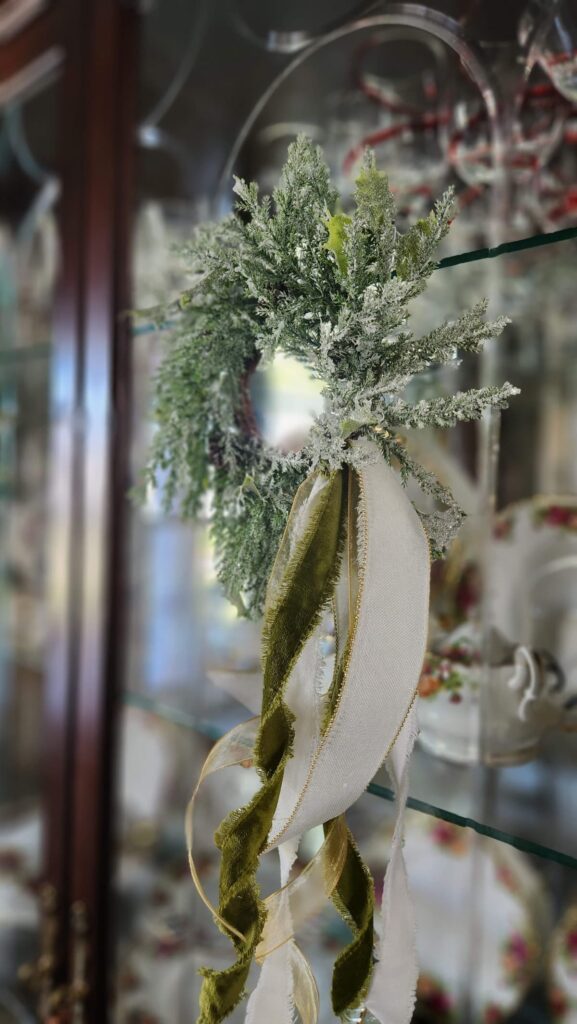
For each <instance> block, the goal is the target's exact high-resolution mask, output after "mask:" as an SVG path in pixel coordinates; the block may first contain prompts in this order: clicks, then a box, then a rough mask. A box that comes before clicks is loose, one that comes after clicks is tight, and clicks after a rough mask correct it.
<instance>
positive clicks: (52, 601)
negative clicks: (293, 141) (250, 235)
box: [0, 0, 138, 1024]
mask: <svg viewBox="0 0 577 1024" xmlns="http://www.w3.org/2000/svg"><path fill="white" fill-rule="evenodd" d="M137 23H138V17H137V13H136V11H135V10H134V9H131V7H130V6H129V5H128V4H127V3H123V2H122V0H54V2H52V3H51V4H49V5H47V6H46V7H45V8H44V9H43V10H41V12H40V13H39V14H38V15H37V16H36V17H35V18H33V20H31V21H30V22H29V23H27V24H26V26H25V27H24V28H23V29H22V30H21V31H20V32H19V33H17V34H16V35H14V36H12V37H11V38H9V39H8V40H6V41H4V42H0V103H3V104H5V103H6V102H10V101H13V100H14V99H15V98H16V97H18V96H20V95H22V94H24V93H26V92H29V90H31V89H35V88H40V87H42V86H43V85H44V84H45V82H46V78H47V76H49V75H54V74H58V75H59V85H58V88H59V111H58V132H59V154H60V168H59V169H60V177H61V183H62V192H61V201H60V207H59V223H60V228H61V252H62V260H61V263H62V267H61V274H60V279H59V283H58V289H57V296H56V308H55V326H54V333H53V345H52V352H53V355H52V360H51V367H52V369H51V436H50V455H49V468H48V478H49V495H48V504H49V527H48V537H47V553H48V575H49V584H48V594H47V613H48V618H49V651H48V656H47V670H46V681H45V693H46V727H45V730H44V738H45V742H46V750H45V758H46V772H45V779H46V799H45V815H46V851H45V864H46V880H47V881H48V882H50V883H51V884H53V885H54V886H55V888H56V890H57V892H58V894H59V908H60V911H59V913H60V921H59V936H60V949H59V963H60V965H61V969H60V978H59V981H60V982H61V983H66V982H67V980H69V979H68V973H69V971H68V967H67V959H69V958H67V955H66V945H67V936H68V930H69V912H70V907H71V906H72V904H74V903H75V902H76V903H77V902H78V901H81V902H82V904H83V905H84V907H85V910H86V920H87V925H88V930H89V957H88V962H87V978H86V980H87V982H88V989H89V996H88V999H87V1002H86V1017H85V1018H84V1019H86V1020H87V1021H90V1022H94V1024H96V1022H98V1024H102V1022H103V1021H105V1019H106V1017H107V1007H108V978H107V963H108V962H109V961H110V955H109V948H110V946H109V940H110V934H109V923H110V913H109V912H110V903H111V899H110V896H111V894H110V891H109V889H110V879H111V877H112V871H111V868H112V864H111V855H112V834H113V806H112V803H111V801H112V792H113V790H112V785H111V779H112V771H113V766H114V751H115V740H114V723H115V721H116V719H117V715H116V713H115V703H116V698H117V692H118V686H119V680H120V670H121V666H120V657H121V651H122V647H123V644H122V629H123V605H124V590H125V587H124V581H123V576H122V573H123V571H124V567H125V566H126V559H125V558H124V557H123V545H124V533H125V531H124V518H125V517H124V510H125V505H126V490H127V486H128V483H127V481H128V473H127V462H128V437H129V417H130V373H129V363H130V350H129V331H128V329H127V324H126V320H125V319H123V318H122V317H121V316H120V313H121V311H122V310H124V309H126V308H127V307H128V305H129V285H128V266H129V250H130V237H129V236H130V231H131V221H132V203H131V187H132V181H133V173H132V156H133V149H134V143H133V140H134V138H135V132H134V113H133V106H132V104H133V98H134V96H135V92H136V90H135V78H136V35H137Z"/></svg>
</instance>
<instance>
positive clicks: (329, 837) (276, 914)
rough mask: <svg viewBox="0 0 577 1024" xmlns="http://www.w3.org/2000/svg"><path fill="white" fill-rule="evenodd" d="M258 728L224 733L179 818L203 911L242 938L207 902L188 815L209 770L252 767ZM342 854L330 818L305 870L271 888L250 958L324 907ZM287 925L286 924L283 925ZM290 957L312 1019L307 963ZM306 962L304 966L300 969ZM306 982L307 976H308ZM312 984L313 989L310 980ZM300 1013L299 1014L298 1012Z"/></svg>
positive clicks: (343, 840)
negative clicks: (183, 821) (258, 941)
mask: <svg viewBox="0 0 577 1024" xmlns="http://www.w3.org/2000/svg"><path fill="white" fill-rule="evenodd" d="M258 726H259V719H258V718H251V719H249V720H248V721H247V722H243V723H241V724H240V725H237V726H235V728H234V729H231V730H230V732H228V733H227V734H226V736H223V737H222V739H220V740H219V741H218V742H217V743H216V744H215V746H214V747H213V748H212V750H211V751H210V753H209V755H208V757H207V758H206V761H205V762H204V765H203V767H202V771H201V773H200V777H199V779H198V782H197V784H196V788H195V790H194V793H193V795H192V797H191V799H190V802H189V804H188V807H187V809H186V815H185V834H186V844H187V850H188V863H189V866H190V872H191V875H192V878H193V881H194V884H195V886H196V889H197V892H198V894H199V896H200V898H201V900H202V901H203V903H204V904H205V905H206V906H207V907H208V909H209V910H210V912H211V914H212V915H213V917H214V918H215V919H216V920H217V921H218V922H219V923H220V925H221V926H222V927H223V928H224V929H225V930H227V931H229V932H232V933H234V934H235V935H237V936H238V937H239V938H241V939H242V938H243V936H242V934H241V933H240V932H238V931H237V930H236V929H235V928H233V927H232V925H230V924H228V922H227V921H225V920H224V919H223V918H222V917H221V916H220V915H219V913H218V910H217V909H216V907H215V906H214V904H213V903H212V902H211V900H210V899H209V897H208V896H207V894H206V891H205V889H204V887H203V885H202V882H201V880H200V877H199V874H198V870H197V867H196V863H195V860H194V855H193V843H194V812H195V806H196V801H197V798H198V795H199V791H200V789H201V786H202V784H203V783H204V782H205V781H206V779H207V778H208V777H209V776H211V775H214V773H215V772H219V771H222V770H224V769H225V768H233V767H242V768H251V767H252V764H253V747H254V742H255V740H256V736H257V732H258ZM346 851H347V829H346V824H345V821H344V818H343V817H339V818H335V819H334V820H333V821H332V822H331V824H330V827H329V828H328V830H327V833H326V836H325V839H324V842H323V843H322V845H321V846H320V847H319V849H318V850H317V852H316V854H315V855H314V857H313V858H312V859H311V860H310V861H309V862H308V864H307V865H306V867H305V868H303V870H302V871H301V872H300V873H299V874H298V875H295V877H294V878H292V879H291V881H290V882H289V883H288V884H287V885H285V886H284V887H283V888H282V889H277V891H276V892H273V893H272V894H271V895H270V896H268V897H267V899H266V900H265V906H266V911H267V918H266V924H265V927H264V932H263V936H262V939H261V941H260V943H259V945H258V947H257V952H256V959H257V961H258V962H259V963H261V964H262V962H263V961H264V959H265V957H267V956H269V955H270V954H271V953H273V952H274V951H275V949H278V948H279V947H280V946H282V945H284V943H285V942H289V941H291V940H292V938H293V936H294V933H295V931H296V930H297V929H298V928H299V927H300V926H301V925H302V924H303V923H304V922H305V921H307V920H309V919H310V918H311V917H314V915H315V914H317V913H319V911H320V910H321V909H322V907H323V906H324V905H325V904H326V900H327V898H328V897H330V896H331V895H332V893H333V892H334V890H335V888H336V886H337V883H338V881H339V878H340V876H341V873H342V870H343V866H344V863H345V857H346ZM287 898H288V900H289V905H290V915H287V914H286V912H284V908H285V906H286V902H285V901H286V900H287ZM288 922H290V925H289V924H288ZM293 955H294V961H295V962H294V966H296V967H297V970H296V972H295V973H296V974H297V975H298V976H299V979H300V992H301V995H300V1000H299V998H297V993H296V992H295V1002H296V1003H297V1006H298V1003H299V1001H301V1002H302V1003H303V1006H304V1007H305V1008H306V1007H308V1009H307V1015H306V1016H304V1017H303V1014H302V1013H301V1017H303V1020H306V1021H307V1022H308V1021H314V1020H316V1017H314V1016H313V1017H311V1016H310V1011H311V1009H312V1007H313V1005H314V1002H315V1000H314V999H312V997H311V982H310V981H307V979H306V977H305V976H306V975H307V972H308V974H310V968H309V966H308V963H307V961H306V960H305V958H304V957H303V956H302V953H300V951H298V952H297V953H296V954H293ZM305 964H306V968H305V967H304V965H305ZM310 977H311V978H312V975H310ZM312 984H313V985H314V988H315V990H316V985H315V984H314V979H313V980H312ZM299 1012H300V1010H299Z"/></svg>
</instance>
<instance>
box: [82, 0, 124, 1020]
mask: <svg viewBox="0 0 577 1024" xmlns="http://www.w3.org/2000/svg"><path fill="white" fill-rule="evenodd" d="M80 6H81V7H82V8H83V10H82V13H81V15H79V17H80V18H81V26H80V33H81V38H82V46H81V57H80V61H81V64H82V67H81V68H80V67H79V68H78V75H79V83H80V88H79V94H80V97H81V100H80V101H79V104H78V106H79V107H81V110H80V109H77V111H76V117H77V118H78V122H77V123H75V124H70V126H69V128H70V131H71V139H73V144H74V148H75V157H74V159H75V160H76V168H77V171H76V173H77V179H76V180H80V182H81V195H80V197H79V202H80V218H81V220H80V223H81V231H80V238H79V243H78V244H79V256H78V263H79V267H80V271H79V273H80V275H81V295H82V300H81V310H80V338H81V349H80V352H81V355H80V364H79V367H78V369H79V376H80V408H81V415H82V441H81V450H80V452H79V478H78V487H77V501H78V505H79V508H78V520H79V522H80V524H81V525H80V527H79V530H80V533H81V536H80V538H79V544H80V549H81V558H80V565H79V575H78V578H77V588H78V589H77V614H78V630H77V651H76V656H77V669H76V678H75V709H74V710H75V725H74V761H73V772H72V783H73V803H72V811H73V818H72V832H71V845H72V856H71V875H70V879H71V899H72V900H82V901H83V903H84V904H85V905H86V908H87V912H88V924H89V928H90V962H89V977H88V982H89V986H90V993H91V995H90V1000H89V1005H88V1007H87V1017H86V1019H87V1021H90V1022H93V1024H96V1022H98V1024H102V1022H104V1021H105V1020H106V1015H107V1009H108V969H109V965H110V961H111V933H110V914H109V911H110V907H109V894H110V882H111V876H112V867H113V866H112V836H113V812H114V800H113V787H112V783H113V772H114V762H115V756H114V755H115V749H116V744H115V728H116V723H117V714H116V705H117V697H118V692H119V687H120V677H121V670H122V665H121V652H122V649H123V642H122V641H123V636H122V626H123V607H124V585H123V571H124V567H125V565H126V559H125V557H124V535H125V512H126V506H127V498H126V491H127V475H128V471H127V465H128V442H129V428H130V424H129V416H130V386H129V379H130V374H129V359H130V351H129V332H128V324H127V322H126V319H125V318H123V317H121V316H120V313H121V311H122V310H124V309H126V308H127V307H128V305H129V295H128V280H127V267H128V266H129V249H130V245H129V242H130V234H131V224H132V204H131V185H132V179H133V175H132V169H131V161H132V152H133V139H134V138H135V133H134V115H133V109H132V100H133V97H134V95H135V79H136V31H137V23H138V18H137V14H136V12H135V11H134V10H130V9H129V8H128V7H127V6H125V5H122V4H120V3H118V0H91V2H90V3H88V2H87V0H84V3H83V4H82V5H80ZM103 40H106V45H105V46H104V45H102V41H103Z"/></svg>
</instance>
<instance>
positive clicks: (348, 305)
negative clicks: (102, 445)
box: [145, 137, 517, 614]
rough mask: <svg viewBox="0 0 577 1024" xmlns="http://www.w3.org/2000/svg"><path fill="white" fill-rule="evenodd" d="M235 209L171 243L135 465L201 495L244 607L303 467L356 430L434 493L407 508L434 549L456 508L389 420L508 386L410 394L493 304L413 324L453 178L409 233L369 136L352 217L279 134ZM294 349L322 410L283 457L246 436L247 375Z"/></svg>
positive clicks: (445, 409)
mask: <svg viewBox="0 0 577 1024" xmlns="http://www.w3.org/2000/svg"><path fill="white" fill-rule="evenodd" d="M234 191H235V192H236V195H237V205H236V211H235V213H233V214H232V215H230V216H229V217H227V218H226V219H224V220H223V221H222V222H220V223H218V224H209V225H206V226H203V227H201V228H199V229H198V230H197V231H196V232H195V234H194V236H193V238H192V239H191V241H190V243H189V244H188V245H187V246H186V247H185V249H184V251H183V257H184V259H185V260H186V263H187V266H188V270H189V271H190V273H191V274H192V284H191V287H190V288H189V289H188V290H187V291H186V292H184V293H183V294H182V295H181V296H180V298H179V300H178V301H177V302H176V304H173V305H172V306H170V307H165V308H162V309H158V310H155V311H154V315H155V317H156V318H158V319H159V320H164V319H166V318H167V317H174V315H175V314H177V325H176V327H175V328H174V330H173V331H172V332H171V334H170V336H169V341H168V347H167V351H166V354H165V357H164V360H163V362H162V364H161V366H160V369H159V371H158V374H157V378H156V392H155V419H156V423H157V431H156V434H155V437H154V441H153V444H152V449H151V453H150V458H149V461H148V465H147V468H146V474H145V475H146V480H147V481H148V482H150V483H153V484H155V483H157V482H158V480H159V479H161V478H162V481H163V486H164V499H165V503H166V505H167V506H171V505H173V504H174V503H175V502H176V503H178V504H179V505H180V508H181V509H182V511H183V513H184V514H185V515H187V516H195V515H197V514H198V512H199V509H200V506H201V502H202V500H203V497H204V496H205V494H206V492H207V491H210V492H211V493H212V496H213V501H212V505H213V510H212V533H213V537H214V540H215V544H216V552H217V560H218V570H219V576H220V578H221V580H222V582H223V584H224V586H225V589H226V592H227V594H228V596H229V598H230V599H231V600H233V601H234V602H235V603H236V605H237V607H238V608H239V610H240V611H241V612H242V613H247V614H258V612H259V611H260V610H261V608H262V604H263V600H264V592H265V588H266V582H267V579H268V576H269V572H270V568H271V565H272V561H273V559H274V555H275V552H276V549H277V547H278V543H279V540H280V536H281V534H282V531H283V528H284V525H285V523H286V519H287V516H288V512H289V509H290V506H291V503H292V499H293V496H294V493H295V491H296V489H297V487H298V485H299V484H300V483H301V482H302V480H303V479H304V477H305V476H306V475H307V473H309V472H310V471H311V470H313V469H314V468H316V467H318V466H321V467H323V468H326V469H331V468H335V467H337V466H339V465H341V464H342V463H349V464H351V465H355V464H358V462H359V460H361V459H362V458H366V455H362V454H361V453H360V450H359V448H358V447H355V446H352V445H351V441H352V439H353V438H355V437H358V436H360V435H366V436H368V437H371V438H372V439H373V440H375V441H376V442H377V443H378V445H379V448H380V450H381V451H382V453H383V455H384V457H385V458H386V459H387V460H388V461H389V462H394V463H395V464H396V465H398V466H399V467H400V470H401V474H402V476H403V478H404V479H407V478H408V477H409V476H412V477H414V478H415V479H416V480H417V481H418V483H419V485H420V486H421V488H422V489H423V490H424V491H426V492H427V493H430V494H431V495H432V496H433V497H434V498H435V499H437V500H438V501H439V502H441V503H442V504H443V506H444V508H443V510H439V511H436V512H433V513H428V514H424V513H423V514H422V520H423V523H424V526H425V528H426V530H427V532H428V534H429V537H430V540H431V544H432V547H433V550H434V551H435V552H440V551H442V550H444V548H445V547H446V545H447V543H448V541H449V540H450V537H451V535H452V533H453V532H454V529H455V528H456V527H457V526H458V523H459V522H460V520H461V517H462V513H461V511H460V509H459V508H458V506H457V504H456V502H455V501H454V499H453V497H452V495H451V494H450V492H449V491H447V490H446V488H444V487H442V486H441V484H440V483H439V482H438V481H437V480H436V479H435V477H433V476H432V475H431V474H429V473H428V472H427V471H426V470H424V468H423V467H422V466H420V465H419V464H418V463H416V462H415V461H414V460H412V459H411V458H410V457H409V456H408V454H407V452H406V450H405V448H404V446H403V445H402V444H401V443H400V442H399V439H398V437H397V431H398V429H399V428H406V427H428V426H434V427H448V426H452V425H453V424H455V423H457V422H458V421H461V420H470V419H477V418H478V417H479V416H480V415H481V413H482V411H483V410H484V409H486V408H488V407H496V408H503V407H504V406H505V405H506V404H507V401H508V399H509V398H510V397H511V396H512V395H514V394H516V393H517V389H516V388H513V387H512V386H511V385H510V384H505V385H503V386H502V387H500V388H481V389H479V390H471V391H467V392H464V393H458V394H456V395H453V396H450V397H443V398H434V399H432V400H429V401H425V400H422V401H419V402H417V403H415V404H411V403H409V402H408V401H407V400H406V397H404V395H405V391H406V388H407V385H408V384H409V383H410V381H411V380H412V378H413V377H415V375H417V374H419V373H422V372H423V370H426V369H427V368H428V367H431V366H435V365H438V364H442V363H446V362H450V361H452V360H454V358H455V356H456V354H457V351H463V352H478V351H479V350H480V348H481V347H482V345H483V343H484V342H485V341H487V340H488V339H490V338H493V337H495V336H496V335H498V334H500V333H501V331H502V330H503V327H504V326H505V324H506V323H507V322H508V321H507V319H506V318H503V317H501V318H499V319H498V320H494V321H486V320H485V314H486V303H484V302H480V303H478V304H477V305H476V306H474V307H473V308H472V309H471V310H469V311H467V312H465V313H463V314H462V315H461V316H460V317H459V318H458V319H457V320H455V321H452V322H446V323H444V324H442V325H441V326H439V327H436V328H435V329H434V330H432V331H431V332H430V333H429V334H427V335H425V336H424V337H422V338H415V337H414V336H413V333H412V332H411V331H410V329H408V323H409V304H410V302H411V300H412V299H414V298H415V297H416V296H417V295H419V294H420V293H421V292H423V290H424V289H425V287H426V284H427V281H428V279H429V277H430V275H431V274H432V273H433V271H434V270H435V267H436V263H435V253H436V249H437V246H438V244H439V242H440V241H441V239H442V238H443V237H444V236H445V235H446V234H447V231H448V230H449V227H450V223H451V218H452V214H453V203H452V193H451V191H450V190H449V191H447V192H446V193H445V194H444V195H443V197H442V198H441V199H440V200H439V201H438V202H437V203H436V205H435V207H434V209H433V210H432V211H431V212H430V214H429V215H428V217H426V218H423V219H421V220H419V221H417V223H416V224H414V225H413V226H412V227H411V228H410V229H409V230H408V231H407V232H406V233H404V234H403V233H401V232H400V231H399V230H398V229H397V227H396V224H395V203H394V198H393V196H392V193H391V191H390V188H389V185H388V181H387V178H386V176H385V175H384V174H382V173H381V172H380V171H378V170H377V168H376V164H375V158H374V155H373V154H372V153H371V152H370V151H367V153H366V155H365V159H364V163H363V167H362V170H361V172H360V175H359V178H358V180H357V183H356V189H355V194H354V207H353V211H352V213H351V215H350V216H347V215H346V214H344V213H342V212H339V211H338V195H337V192H336V190H335V189H334V187H333V186H332V184H331V182H330V176H329V171H328V168H327V166H326V164H325V162H324V159H323V155H322V151H321V150H320V149H319V148H315V147H314V146H313V145H312V143H311V142H310V141H309V140H308V139H306V138H304V137H301V138H299V139H298V140H297V141H296V142H294V143H293V144H292V145H291V146H290V148H289V152H288V159H287V163H286V165H285V167H284V169H283V172H282V174H281V177H280V181H279V185H278V187H277V188H276V189H275V191H274V193H273V196H272V198H270V197H267V196H264V197H262V198H261V197H260V196H259V191H258V187H257V186H256V185H255V184H247V183H246V182H244V181H242V180H240V179H236V182H235V186H234ZM277 351H283V352H284V353H286V354H288V355H291V356H294V357H296V358H297V359H299V360H300V361H301V362H302V363H304V364H305V365H306V366H307V367H308V369H309V370H310V372H311V374H312V375H314V376H316V377H318V378H320V379H321V380H322V382H323V394H324V397H325V411H324V412H323V413H322V414H321V415H319V416H318V417H317V418H316V420H315V421H314V424H313V426H312V429H311V431H310V434H309V436H308V438H307V441H306V443H305V445H304V447H303V448H302V449H301V450H300V451H299V452H298V453H289V454H284V453H281V452H280V451H277V450H276V449H274V448H272V447H271V446H269V445H267V444H266V443H265V442H264V440H263V439H262V438H261V437H260V436H259V435H258V432H257V430H256V427H255V423H254V419H253V416H252V409H251V406H250V400H249V391H248V375H249V374H250V372H252V370H254V368H255V367H256V365H257V363H258V361H259V359H260V357H261V356H263V355H264V356H271V355H273V354H274V353H275V352H277Z"/></svg>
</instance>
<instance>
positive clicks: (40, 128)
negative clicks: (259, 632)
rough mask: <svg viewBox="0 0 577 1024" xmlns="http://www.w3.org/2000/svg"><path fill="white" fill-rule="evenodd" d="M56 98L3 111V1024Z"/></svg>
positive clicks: (38, 497)
mask: <svg viewBox="0 0 577 1024" xmlns="http://www.w3.org/2000/svg"><path fill="white" fill-rule="evenodd" d="M54 133H55V90H54V89H52V88H50V89H47V90H46V91H43V92H40V93H37V94H36V96H35V97H34V98H33V99H30V100H29V101H27V102H26V103H25V104H24V105H22V106H13V107H11V108H10V109H6V110H4V111H0V152H1V159H0V944H1V955H0V1019H1V1020H2V1021H4V1020H6V1021H13V1020H14V1021H15V1020H18V1021H20V1020H22V1021H24V1020H28V1019H29V1018H28V1016H27V1015H26V1010H25V1007H27V1006H28V1007H30V1008H31V1007H33V1006H34V1005H35V1004H36V997H34V996H32V995H31V994H30V993H28V992H27V990H26V988H25V987H24V985H22V984H20V982H18V981H17V971H18V967H19V965H21V964H23V963H24V962H26V961H30V960H31V959H34V957H35V955H37V953H36V943H37V893H36V889H37V886H38V879H39V877H40V874H41V872H42V839H43V834H44V830H45V824H46V823H45V821H44V818H43V803H42V801H43V781H42V780H43V767H44V766H43V763H42V754H43V744H42V742H41V737H42V735H43V728H44V726H43V707H44V699H45V680H44V672H45V659H46V644H47V634H46V617H45V585H46V552H45V547H44V538H45V535H46V488H47V456H48V452H47V444H48V425H49V388H50V383H49V380H50V353H51V336H52V309H53V301H54V289H55V281H56V275H57V272H58V265H59V243H58V229H57V223H56V214H55V203H56V200H57V197H58V182H57V180H56V178H55V177H54V147H55V135H54Z"/></svg>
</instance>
